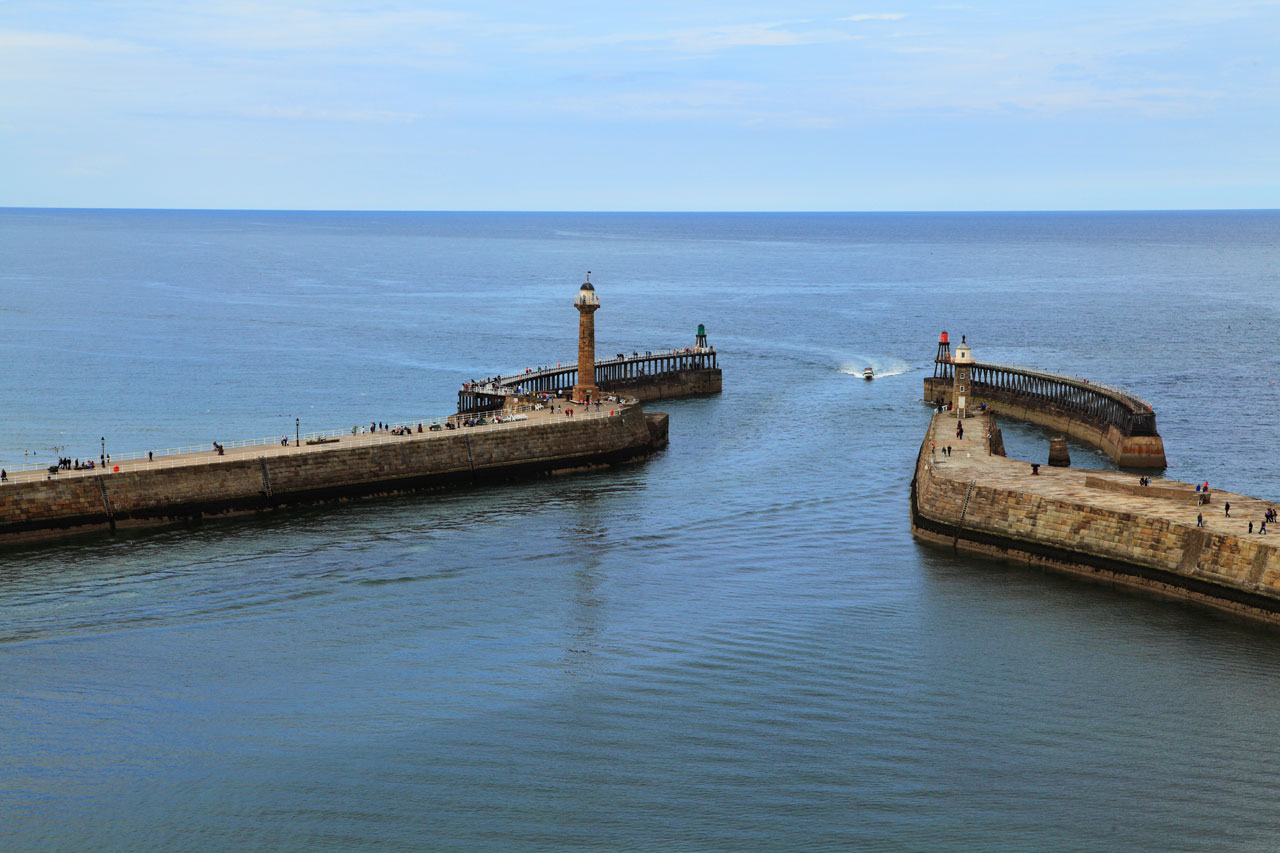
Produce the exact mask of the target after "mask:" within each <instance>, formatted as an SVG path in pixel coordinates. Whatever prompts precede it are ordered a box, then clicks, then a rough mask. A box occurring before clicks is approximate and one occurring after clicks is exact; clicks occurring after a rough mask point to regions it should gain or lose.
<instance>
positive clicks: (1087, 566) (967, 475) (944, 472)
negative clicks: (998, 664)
mask: <svg viewBox="0 0 1280 853" xmlns="http://www.w3.org/2000/svg"><path fill="white" fill-rule="evenodd" d="M982 417H984V418H985V417H990V416H989V415H988V416H982ZM953 425H954V418H953V417H951V416H950V415H949V414H948V413H943V414H941V415H935V416H934V421H933V423H931V424H930V430H929V434H928V435H927V436H926V438H925V441H924V443H923V445H922V446H921V451H920V454H919V456H918V458H917V464H916V472H915V478H914V479H913V481H912V494H911V499H912V501H911V502H912V530H913V532H914V533H915V534H916V535H917V536H918V537H920V538H922V539H925V540H928V541H931V542H936V543H939V544H945V545H947V546H950V547H954V548H959V549H964V550H969V551H974V552H976V553H982V554H987V555H991V556H998V557H1004V558H1008V559H1012V560H1016V561H1018V562H1026V563H1031V564H1035V565H1040V566H1043V567H1045V568H1049V569H1054V570H1059V571H1064V572H1070V573H1073V574H1078V575H1084V576H1088V577H1091V578H1094V579H1101V580H1105V581H1107V582H1109V583H1116V584H1124V585H1130V586H1135V587H1142V588H1145V589H1150V590H1154V591H1157V592H1159V593H1161V594H1164V595H1170V596H1176V597H1179V598H1186V599H1191V600H1195V601H1198V602H1201V603H1204V604H1208V605H1210V606H1213V607H1216V608H1218V609H1222V610H1227V611H1231V612H1234V613H1239V614H1242V615H1247V616H1249V617H1252V618H1257V619H1263V620H1265V621H1268V622H1275V623H1280V538H1277V537H1274V536H1266V535H1260V534H1258V533H1256V532H1255V533H1254V534H1252V535H1251V534H1250V533H1249V532H1248V531H1249V528H1248V524H1249V521H1253V522H1254V526H1255V531H1256V530H1257V526H1258V523H1259V522H1260V520H1261V518H1262V516H1263V513H1264V512H1265V511H1266V510H1267V509H1268V508H1271V507H1272V506H1273V505H1272V504H1270V503H1268V502H1266V501H1262V500H1258V499H1256V498H1251V497H1248V496H1245V495H1237V494H1232V493H1228V492H1215V493H1213V494H1214V496H1215V499H1216V500H1218V501H1220V502H1221V501H1230V503H1231V511H1232V516H1231V517H1229V518H1228V517H1226V516H1225V515H1224V514H1223V513H1222V512H1221V510H1217V511H1216V514H1214V512H1212V511H1211V507H1210V506H1209V505H1204V506H1201V505H1198V504H1197V503H1195V501H1194V500H1193V499H1188V498H1187V496H1188V495H1190V496H1193V497H1194V496H1195V494H1196V493H1195V489H1194V486H1192V485H1190V484H1185V483H1178V482H1176V481H1169V480H1163V479H1160V478H1156V479H1153V480H1152V485H1151V486H1139V485H1138V484H1137V478H1136V477H1134V476H1133V475H1129V474H1123V473H1119V472H1108V471H1088V472H1085V471H1081V470H1077V469H1070V468H1042V469H1040V473H1039V474H1032V473H1031V466H1030V464H1029V463H1026V462H1018V461H1015V460H1010V459H1005V458H1003V457H1000V456H996V455H992V454H991V453H989V452H988V448H987V447H986V441H987V436H988V432H987V431H986V430H984V429H982V428H980V424H979V423H978V422H975V420H974V419H972V418H971V419H969V420H968V421H966V429H965V438H964V439H956V438H954V433H953V432H952V430H953V428H954V427H953ZM935 435H937V436H939V437H938V438H937V439H936V440H937V442H938V444H940V445H941V444H949V445H951V446H952V448H953V449H952V455H951V456H950V457H943V456H938V455H937V454H934V453H930V451H929V447H930V442H931V441H934V440H935ZM966 498H967V503H966ZM1197 515H1200V516H1202V517H1203V519H1204V525H1205V526H1204V527H1199V526H1197ZM1273 542H1274V544H1273Z"/></svg>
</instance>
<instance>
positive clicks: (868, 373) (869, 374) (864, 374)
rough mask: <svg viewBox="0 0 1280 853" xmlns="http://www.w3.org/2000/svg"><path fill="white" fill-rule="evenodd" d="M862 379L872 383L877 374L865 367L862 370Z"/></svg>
mask: <svg viewBox="0 0 1280 853" xmlns="http://www.w3.org/2000/svg"><path fill="white" fill-rule="evenodd" d="M862 378H863V379H865V380H867V381H868V382H870V381H871V380H872V379H875V378H876V372H875V371H874V370H872V369H871V368H870V367H864V368H862Z"/></svg>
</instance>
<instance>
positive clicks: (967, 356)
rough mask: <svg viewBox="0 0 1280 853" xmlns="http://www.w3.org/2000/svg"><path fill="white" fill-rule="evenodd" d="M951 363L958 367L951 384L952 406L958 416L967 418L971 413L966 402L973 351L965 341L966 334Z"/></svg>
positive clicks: (962, 337)
mask: <svg viewBox="0 0 1280 853" xmlns="http://www.w3.org/2000/svg"><path fill="white" fill-rule="evenodd" d="M951 364H952V365H954V366H955V369H956V372H955V379H954V384H953V385H952V386H951V402H952V408H954V409H955V410H956V417H957V418H967V417H969V413H968V411H966V404H967V401H968V399H969V393H970V389H969V383H970V379H969V374H970V372H971V369H972V367H973V351H972V350H970V349H969V345H968V344H967V343H965V340H964V335H961V336H960V345H959V346H957V347H956V354H955V355H953V356H951Z"/></svg>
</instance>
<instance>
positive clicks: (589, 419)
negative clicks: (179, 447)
mask: <svg viewBox="0 0 1280 853" xmlns="http://www.w3.org/2000/svg"><path fill="white" fill-rule="evenodd" d="M588 288H590V289H588ZM583 294H588V295H589V297H590V298H591V299H593V300H594V302H593V305H594V308H598V306H599V300H598V298H596V297H595V294H594V288H593V287H590V285H589V284H585V285H584V286H583V288H582V289H580V291H579V296H578V298H577V300H575V305H576V306H577V307H578V308H579V311H580V316H584V317H588V318H589V319H592V328H591V329H589V330H588V331H590V336H589V337H590V339H589V341H588V343H589V346H583V345H582V344H583V338H584V329H583V324H580V328H579V344H580V345H579V358H580V365H581V364H587V365H590V364H593V363H594V362H595V359H594V328H593V322H594V319H593V318H591V317H590V315H591V314H594V308H592V310H591V311H590V312H582V311H581V306H582V299H583ZM700 340H701V342H702V343H701V344H700V345H699V346H700V347H701V348H702V349H701V350H700V351H699V352H698V353H697V354H696V358H693V357H692V356H690V357H685V356H681V355H676V354H674V353H673V355H672V356H671V357H670V358H671V364H672V365H673V366H675V365H679V367H680V369H675V370H662V371H655V372H652V373H648V374H644V375H646V377H647V379H646V381H647V384H646V385H643V386H642V387H641V386H637V387H638V388H640V390H643V391H644V392H645V394H644V395H643V396H644V397H645V398H646V399H650V400H651V399H660V398H662V397H663V396H664V395H670V396H687V395H688V394H690V393H706V392H707V391H708V389H710V388H711V387H712V384H713V383H712V382H711V380H710V378H709V376H710V368H708V367H707V366H706V364H707V359H710V365H711V368H714V390H715V391H719V368H718V366H716V365H715V352H714V350H713V349H712V348H710V347H706V346H705V336H704V337H702V338H701V339H700ZM611 361H612V360H610V362H611ZM695 361H696V362H698V363H700V364H702V365H703V367H702V368H700V369H698V370H690V369H689V365H690V364H691V363H693V362H695ZM610 362H605V364H609V363H610ZM640 363H641V362H640V361H639V360H635V362H634V365H633V366H635V367H636V370H635V374H636V375H637V376H639V375H642V371H641V370H640V369H639V365H640ZM644 363H645V364H653V363H654V362H652V361H645V362H644ZM575 370H576V369H575ZM604 374H605V381H604V382H602V383H599V384H597V385H592V384H591V383H590V382H588V383H585V384H584V383H580V382H577V381H576V379H577V377H576V376H574V377H573V378H574V380H575V381H574V382H573V383H571V384H570V385H566V386H561V385H555V387H552V385H553V384H554V383H556V382H558V381H559V380H560V378H561V377H562V376H563V375H564V371H556V372H550V373H547V374H546V375H541V376H535V375H533V374H531V373H526V374H524V375H521V376H517V377H514V378H513V379H507V380H501V381H498V382H494V383H489V384H488V385H486V386H485V387H484V388H480V387H475V386H471V387H464V391H463V392H462V394H460V396H459V412H458V413H456V414H453V415H450V416H448V417H443V418H438V419H425V420H423V421H419V422H405V423H399V424H389V425H387V426H386V428H382V429H378V430H372V429H370V430H368V431H361V430H359V429H354V430H352V431H351V432H350V433H347V432H346V431H344V430H332V431H329V432H324V433H309V434H306V435H302V434H298V435H296V436H293V437H291V438H293V440H292V441H289V438H283V439H281V440H279V441H275V440H256V441H243V442H228V443H227V444H226V445H225V446H221V447H215V446H210V449H208V450H198V451H197V450H187V451H186V452H178V453H165V454H158V455H152V454H150V453H146V452H143V453H132V454H127V455H126V456H125V457H124V458H122V457H120V456H117V457H116V458H115V459H114V460H109V459H108V457H107V456H106V455H105V449H104V452H103V454H102V458H101V459H100V460H99V461H100V463H102V464H99V465H97V466H95V467H94V468H76V469H72V470H67V469H66V468H65V467H63V466H58V465H50V466H47V467H39V468H33V467H31V466H28V470H22V471H9V472H6V473H7V477H6V479H5V480H4V482H0V544H4V543H12V542H23V541H33V540H43V539H54V538H59V537H62V536H67V535H71V534H79V533H87V532H94V531H110V532H112V533H114V532H115V531H116V530H117V529H122V528H132V527H146V526H155V525H163V524H173V523H182V522H192V521H197V520H201V519H205V518H209V517H215V516H223V515H233V514H243V513H260V512H266V511H271V510H276V509H281V508H284V507H290V506H297V505H303V504H314V503H324V502H330V501H341V500H350V499H354V498H364V497H369V496H375V495H382V494H390V493H396V492H408V491H420V490H427V489H441V488H449V487H459V486H472V485H479V484H484V483H494V482H501V481H508V480H514V479H520V478H527V477H530V476H539V475H550V474H563V473H569V472H573V471H582V470H590V469H596V468H601V467H608V466H614V465H620V464H625V463H630V462H635V461H640V460H643V459H646V458H648V457H649V456H650V455H652V454H653V453H655V452H657V451H658V450H660V449H662V448H663V447H665V446H666V444H667V435H668V429H667V424H668V417H667V415H666V414H664V413H661V412H646V411H645V410H644V409H643V408H642V406H641V405H640V401H639V400H638V399H637V397H638V396H640V395H637V394H626V393H620V392H623V391H624V386H623V385H619V384H614V383H613V380H612V376H613V374H612V373H611V372H610V369H608V368H606V369H605V371H604ZM686 383H687V384H686ZM464 403H466V404H467V405H464ZM303 439H307V440H306V441H305V442H304V441H303Z"/></svg>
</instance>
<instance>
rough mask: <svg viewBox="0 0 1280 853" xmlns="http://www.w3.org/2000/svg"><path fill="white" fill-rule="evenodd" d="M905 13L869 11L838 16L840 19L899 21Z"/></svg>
mask: <svg viewBox="0 0 1280 853" xmlns="http://www.w3.org/2000/svg"><path fill="white" fill-rule="evenodd" d="M905 17H906V15H905V14H903V13H902V12H869V13H865V14H862V15H850V16H849V17H847V18H840V19H839V20H841V21H901V20H902V19H903V18H905Z"/></svg>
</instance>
